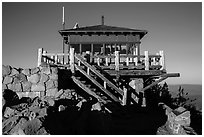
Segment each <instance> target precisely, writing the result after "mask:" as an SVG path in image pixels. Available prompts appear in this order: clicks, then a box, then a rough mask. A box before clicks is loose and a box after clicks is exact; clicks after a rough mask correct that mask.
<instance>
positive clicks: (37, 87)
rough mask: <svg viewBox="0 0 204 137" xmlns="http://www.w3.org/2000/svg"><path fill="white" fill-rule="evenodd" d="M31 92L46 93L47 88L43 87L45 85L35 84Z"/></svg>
mask: <svg viewBox="0 0 204 137" xmlns="http://www.w3.org/2000/svg"><path fill="white" fill-rule="evenodd" d="M31 91H32V92H38V91H39V92H43V91H45V86H44V85H43V84H40V83H38V84H33V85H32V86H31Z"/></svg>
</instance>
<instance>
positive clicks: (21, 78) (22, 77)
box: [13, 73, 27, 84]
mask: <svg viewBox="0 0 204 137" xmlns="http://www.w3.org/2000/svg"><path fill="white" fill-rule="evenodd" d="M25 81H27V78H26V75H24V74H23V73H19V74H16V75H14V81H13V83H14V84H16V83H20V82H25Z"/></svg>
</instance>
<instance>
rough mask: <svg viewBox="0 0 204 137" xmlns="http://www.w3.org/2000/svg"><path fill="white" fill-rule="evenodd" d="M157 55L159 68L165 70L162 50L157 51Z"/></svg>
mask: <svg viewBox="0 0 204 137" xmlns="http://www.w3.org/2000/svg"><path fill="white" fill-rule="evenodd" d="M159 55H160V56H161V57H160V65H161V66H162V68H161V70H165V69H166V67H165V61H164V52H163V51H162V50H161V51H159Z"/></svg>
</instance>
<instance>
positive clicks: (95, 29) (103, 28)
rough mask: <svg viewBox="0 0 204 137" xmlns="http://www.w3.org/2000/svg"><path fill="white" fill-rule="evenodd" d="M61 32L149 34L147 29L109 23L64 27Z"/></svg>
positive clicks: (69, 33)
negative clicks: (108, 24)
mask: <svg viewBox="0 0 204 137" xmlns="http://www.w3.org/2000/svg"><path fill="white" fill-rule="evenodd" d="M59 33H60V34H61V35H62V36H63V35H71V34H75V35H76V34H81V35H82V34H83V33H90V34H97V33H102V34H106V33H111V34H133V35H134V34H140V35H141V38H142V37H143V36H144V35H145V34H147V31H146V30H138V29H130V28H124V27H116V26H107V25H95V26H86V27H79V28H72V29H64V30H60V31H59Z"/></svg>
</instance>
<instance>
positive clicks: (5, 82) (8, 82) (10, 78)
mask: <svg viewBox="0 0 204 137" xmlns="http://www.w3.org/2000/svg"><path fill="white" fill-rule="evenodd" d="M12 82H13V78H12V77H10V76H6V77H5V78H4V82H3V84H10V83H12Z"/></svg>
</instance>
